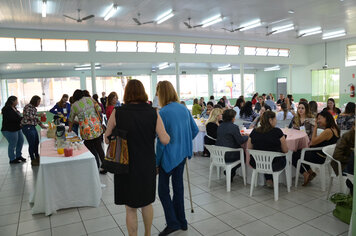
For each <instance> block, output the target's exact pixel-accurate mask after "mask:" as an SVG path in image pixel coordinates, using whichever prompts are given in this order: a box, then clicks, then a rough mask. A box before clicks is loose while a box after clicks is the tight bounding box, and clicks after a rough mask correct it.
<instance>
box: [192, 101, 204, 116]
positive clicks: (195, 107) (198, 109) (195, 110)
mask: <svg viewBox="0 0 356 236" xmlns="http://www.w3.org/2000/svg"><path fill="white" fill-rule="evenodd" d="M202 109H203V108H202V107H201V106H200V105H199V101H198V98H194V100H193V107H192V115H193V116H198V115H200V114H201V112H202Z"/></svg>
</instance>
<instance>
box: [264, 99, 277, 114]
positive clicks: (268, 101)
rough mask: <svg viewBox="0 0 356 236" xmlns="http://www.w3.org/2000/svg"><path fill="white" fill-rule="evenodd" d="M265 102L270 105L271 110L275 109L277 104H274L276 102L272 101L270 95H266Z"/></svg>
mask: <svg viewBox="0 0 356 236" xmlns="http://www.w3.org/2000/svg"><path fill="white" fill-rule="evenodd" d="M265 103H266V105H268V106H270V107H271V108H272V110H273V111H274V110H277V105H276V103H274V101H273V100H272V98H271V96H270V95H268V96H267V100H266V102H265Z"/></svg>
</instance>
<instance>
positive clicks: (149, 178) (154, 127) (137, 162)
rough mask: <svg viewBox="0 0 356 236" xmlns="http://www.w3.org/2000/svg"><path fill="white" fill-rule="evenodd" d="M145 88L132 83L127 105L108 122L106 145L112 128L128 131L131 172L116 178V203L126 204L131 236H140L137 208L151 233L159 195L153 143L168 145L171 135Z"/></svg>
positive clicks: (118, 110)
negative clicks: (154, 209) (149, 99)
mask: <svg viewBox="0 0 356 236" xmlns="http://www.w3.org/2000/svg"><path fill="white" fill-rule="evenodd" d="M147 100H148V97H147V94H146V92H145V88H144V87H143V85H142V83H141V82H140V81H138V80H130V81H129V82H128V83H127V85H126V88H125V94H124V103H125V104H124V105H122V106H121V107H119V108H116V110H115V112H113V113H112V115H111V116H110V119H109V123H108V128H107V131H106V133H105V142H106V143H109V140H108V136H110V135H111V134H112V131H113V129H114V128H115V127H116V128H117V129H122V130H125V131H127V134H128V136H127V144H128V149H129V157H130V164H129V173H128V174H125V175H115V176H114V183H115V204H117V205H126V224H127V229H128V232H129V235H130V236H131V235H137V208H142V217H143V222H144V224H145V235H146V236H148V235H150V234H151V226H152V219H153V209H152V205H151V204H152V203H153V202H154V201H155V196H156V163H155V151H154V142H155V138H156V133H157V134H158V138H159V141H160V142H161V143H162V144H163V145H166V144H168V143H169V140H170V138H169V136H168V134H167V132H166V130H165V129H164V125H163V122H162V119H161V117H160V116H159V114H158V112H157V111H156V109H155V108H152V107H151V106H150V105H149V104H148V103H147Z"/></svg>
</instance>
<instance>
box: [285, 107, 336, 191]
mask: <svg viewBox="0 0 356 236" xmlns="http://www.w3.org/2000/svg"><path fill="white" fill-rule="evenodd" d="M316 118H317V119H316V120H315V125H314V129H313V135H312V139H311V142H310V147H325V146H328V145H331V144H335V143H336V142H337V140H338V139H339V137H340V130H339V128H338V127H337V125H336V123H335V120H334V118H333V117H332V115H331V114H330V113H329V112H328V111H322V112H320V113H319V114H318V115H317V117H316ZM318 125H319V126H320V127H322V128H324V129H325V130H324V131H323V132H322V133H321V134H320V135H319V136H318V135H317V129H318ZM300 157H301V150H298V151H296V152H294V153H293V158H292V164H293V166H294V167H297V163H298V160H299V159H300ZM325 157H326V156H325V154H324V153H323V152H322V151H308V152H306V153H305V156H304V160H306V161H308V162H312V163H316V164H323V163H324V162H325V160H326V159H325ZM300 173H301V174H303V176H304V184H303V186H306V185H307V184H308V183H309V182H310V181H312V180H313V179H314V178H315V176H316V173H315V172H313V170H312V169H311V168H310V166H309V165H306V164H302V165H301V167H300Z"/></svg>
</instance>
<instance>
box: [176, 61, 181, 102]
mask: <svg viewBox="0 0 356 236" xmlns="http://www.w3.org/2000/svg"><path fill="white" fill-rule="evenodd" d="M176 88H177V94H178V98H179V99H180V78H179V63H178V62H176Z"/></svg>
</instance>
